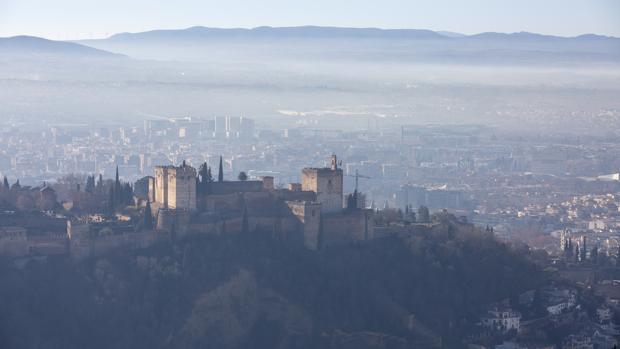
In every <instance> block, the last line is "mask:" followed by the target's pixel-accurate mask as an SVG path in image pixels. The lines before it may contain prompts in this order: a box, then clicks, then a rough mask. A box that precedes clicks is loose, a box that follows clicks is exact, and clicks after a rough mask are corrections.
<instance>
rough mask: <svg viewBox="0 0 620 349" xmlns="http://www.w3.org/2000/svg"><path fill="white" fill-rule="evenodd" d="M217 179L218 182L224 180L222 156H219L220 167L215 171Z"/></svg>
mask: <svg viewBox="0 0 620 349" xmlns="http://www.w3.org/2000/svg"><path fill="white" fill-rule="evenodd" d="M217 181H218V182H223V181H224V167H223V164H222V156H220V169H219V171H218V173H217Z"/></svg>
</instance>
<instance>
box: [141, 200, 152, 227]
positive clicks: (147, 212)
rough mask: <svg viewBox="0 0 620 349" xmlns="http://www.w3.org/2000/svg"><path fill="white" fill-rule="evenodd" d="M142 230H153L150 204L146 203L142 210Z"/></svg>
mask: <svg viewBox="0 0 620 349" xmlns="http://www.w3.org/2000/svg"><path fill="white" fill-rule="evenodd" d="M143 227H144V229H147V230H151V229H153V214H152V212H151V202H150V201H148V200H147V201H146V207H145V208H144V222H143Z"/></svg>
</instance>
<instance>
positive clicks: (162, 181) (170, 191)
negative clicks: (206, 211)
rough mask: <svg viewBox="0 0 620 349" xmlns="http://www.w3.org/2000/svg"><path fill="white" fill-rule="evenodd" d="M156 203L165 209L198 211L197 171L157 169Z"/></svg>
mask: <svg viewBox="0 0 620 349" xmlns="http://www.w3.org/2000/svg"><path fill="white" fill-rule="evenodd" d="M155 202H156V203H157V204H159V207H160V208H163V209H182V210H190V211H193V210H195V209H196V169H195V168H193V167H191V166H188V165H186V164H185V162H183V164H182V165H181V166H178V167H177V166H157V167H156V168H155Z"/></svg>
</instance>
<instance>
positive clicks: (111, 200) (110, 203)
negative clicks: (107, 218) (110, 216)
mask: <svg viewBox="0 0 620 349" xmlns="http://www.w3.org/2000/svg"><path fill="white" fill-rule="evenodd" d="M114 209H115V205H114V187H110V192H109V195H108V210H109V211H110V213H114Z"/></svg>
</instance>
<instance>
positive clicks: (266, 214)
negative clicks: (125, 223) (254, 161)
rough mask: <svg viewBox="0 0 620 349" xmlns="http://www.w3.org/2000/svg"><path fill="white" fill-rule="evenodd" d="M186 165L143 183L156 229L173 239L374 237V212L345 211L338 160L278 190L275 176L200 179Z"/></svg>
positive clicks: (315, 241)
mask: <svg viewBox="0 0 620 349" xmlns="http://www.w3.org/2000/svg"><path fill="white" fill-rule="evenodd" d="M197 178H198V177H197V174H196V170H195V169H194V168H193V167H191V166H188V165H187V164H185V163H183V164H182V165H180V166H178V167H175V166H160V167H157V168H156V170H155V177H154V178H153V179H152V180H151V179H146V180H144V182H145V183H149V185H148V188H147V189H148V195H147V196H148V200H149V201H150V207H151V210H152V214H153V216H154V217H156V222H157V223H156V231H157V232H158V233H159V234H165V233H169V234H170V235H171V236H179V235H185V234H200V233H216V234H226V233H244V232H245V233H266V232H267V233H270V234H273V235H275V236H278V237H280V238H282V239H288V240H293V239H299V240H300V241H303V243H304V244H305V246H306V247H308V248H310V249H317V248H319V247H320V246H321V244H333V243H337V242H341V241H351V240H360V239H369V238H371V237H372V235H373V234H372V233H373V231H372V230H373V229H372V224H370V220H371V216H372V210H366V209H359V208H357V207H345V206H346V205H344V202H345V200H344V195H343V194H344V193H343V173H342V169H340V168H338V164H337V158H336V156H335V155H334V156H332V158H331V167H327V168H305V169H303V170H302V173H301V183H291V184H289V185H288V188H284V189H279V188H275V187H274V179H273V177H268V176H267V177H262V178H261V180H248V181H209V182H204V181H202V182H201V181H200V180H199V179H197Z"/></svg>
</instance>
